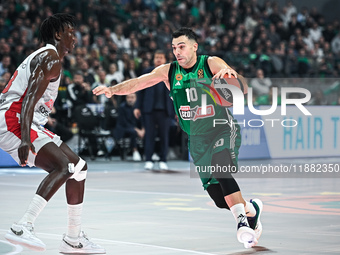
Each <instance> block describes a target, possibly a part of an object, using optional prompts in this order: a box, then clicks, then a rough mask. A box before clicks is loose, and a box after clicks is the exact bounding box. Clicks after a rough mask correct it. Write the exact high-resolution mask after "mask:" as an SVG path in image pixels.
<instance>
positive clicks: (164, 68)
mask: <svg viewBox="0 0 340 255" xmlns="http://www.w3.org/2000/svg"><path fill="white" fill-rule="evenodd" d="M169 69H170V64H164V65H161V66H159V67H156V68H155V69H154V70H153V71H152V72H150V73H147V74H144V75H141V76H139V77H137V78H134V79H130V80H126V81H123V82H121V83H119V84H117V85H114V86H110V87H106V86H98V87H97V88H95V89H93V91H92V92H93V94H95V95H96V96H98V95H101V94H105V96H106V97H107V98H110V97H112V96H113V95H128V94H131V93H133V92H136V91H139V90H142V89H145V88H148V87H151V86H153V85H155V84H157V83H159V82H162V81H163V82H165V84H167V86H169V85H168V84H169V83H168V73H169Z"/></svg>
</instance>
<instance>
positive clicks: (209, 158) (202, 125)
mask: <svg viewBox="0 0 340 255" xmlns="http://www.w3.org/2000/svg"><path fill="white" fill-rule="evenodd" d="M172 36H173V40H172V49H173V53H174V55H175V57H176V59H177V61H174V62H173V63H168V64H164V65H161V66H159V67H157V68H155V69H154V70H153V71H152V72H151V73H148V74H144V75H142V76H139V77H137V78H134V79H130V80H127V81H124V82H122V83H120V84H118V85H115V86H112V87H105V86H100V87H97V88H95V89H94V90H93V93H94V94H95V95H100V94H105V95H106V97H108V98H110V97H111V96H113V95H126V94H130V93H133V92H136V91H138V90H142V89H145V88H148V87H151V86H153V85H155V84H157V83H159V82H164V83H165V84H166V86H167V88H168V89H169V90H170V96H171V97H172V99H173V103H174V107H175V111H176V114H177V115H178V119H179V123H180V125H181V128H182V129H183V130H184V131H185V132H186V133H187V134H188V135H189V151H190V154H191V156H192V158H193V161H194V164H195V166H196V169H199V170H198V173H199V175H200V177H201V180H202V183H203V187H204V189H205V190H207V192H208V194H209V195H210V197H211V198H212V199H213V200H214V202H215V204H216V206H217V207H219V208H226V209H229V210H230V211H231V212H232V214H233V216H234V218H235V220H236V222H237V239H238V240H239V242H241V243H243V244H244V246H245V247H246V248H250V247H253V246H254V245H256V244H257V242H258V239H259V237H260V235H261V233H262V225H261V223H260V214H261V212H262V208H263V205H262V202H261V201H260V200H259V199H253V200H250V202H248V201H245V200H244V199H243V197H242V194H241V191H240V188H239V186H238V184H237V183H236V181H235V179H234V178H233V176H232V172H235V169H237V157H238V149H239V146H240V145H241V135H240V127H239V125H238V124H237V123H234V119H233V117H232V114H231V113H230V111H229V110H228V109H227V108H225V107H222V106H219V105H217V104H216V103H215V101H214V99H213V98H212V97H211V96H210V95H211V93H209V87H208V86H206V85H210V82H211V79H220V78H223V77H224V76H225V75H226V74H227V75H229V77H231V75H233V76H235V77H237V76H238V78H239V79H240V80H242V81H244V78H243V77H242V76H240V75H237V73H236V72H235V71H234V70H233V69H232V68H230V67H229V66H228V65H227V64H226V63H225V62H224V61H223V60H222V59H220V58H218V57H209V56H197V49H198V43H197V39H198V38H197V35H196V34H195V33H194V32H193V30H191V29H190V28H181V29H179V30H177V31H175V32H174V33H173V35H172ZM243 83H244V86H247V84H246V83H245V82H243ZM204 95H206V96H204ZM202 102H204V105H205V107H204V108H203V107H202ZM214 119H224V120H228V124H227V125H218V127H214V125H213V120H214ZM209 166H210V167H211V166H215V167H216V168H215V169H218V167H220V168H221V166H225V168H224V169H230V170H231V171H225V172H222V171H221V172H220V173H217V172H211V171H207V169H209ZM210 169H211V168H210Z"/></svg>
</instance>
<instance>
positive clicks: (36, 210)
mask: <svg viewBox="0 0 340 255" xmlns="http://www.w3.org/2000/svg"><path fill="white" fill-rule="evenodd" d="M46 204H47V201H46V200H45V199H44V198H43V197H41V196H39V195H38V194H35V195H34V197H33V199H32V201H31V203H30V204H29V206H28V208H27V210H26V212H25V214H24V216H23V217H22V218H21V219H20V220H19V222H18V224H22V223H24V222H31V223H33V224H34V222H35V220H36V218H37V217H38V216H39V214H40V213H41V211H42V210H43V209H44V208H45V206H46Z"/></svg>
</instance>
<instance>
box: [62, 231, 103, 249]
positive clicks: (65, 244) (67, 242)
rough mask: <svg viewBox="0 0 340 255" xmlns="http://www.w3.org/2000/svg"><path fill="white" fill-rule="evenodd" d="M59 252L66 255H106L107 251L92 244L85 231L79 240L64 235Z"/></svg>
mask: <svg viewBox="0 0 340 255" xmlns="http://www.w3.org/2000/svg"><path fill="white" fill-rule="evenodd" d="M59 251H60V252H61V253H66V254H72V253H77V254H106V251H105V249H104V248H103V247H101V246H100V245H98V244H95V243H93V242H91V241H90V240H89V238H88V237H87V236H86V234H85V233H84V232H83V231H82V232H81V233H80V235H79V237H78V238H77V239H72V238H69V237H68V236H66V235H65V234H64V237H63V240H62V241H61V244H60V247H59Z"/></svg>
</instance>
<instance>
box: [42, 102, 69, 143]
mask: <svg viewBox="0 0 340 255" xmlns="http://www.w3.org/2000/svg"><path fill="white" fill-rule="evenodd" d="M55 114H56V109H55V108H54V107H53V109H52V112H51V114H50V116H48V121H47V123H46V124H45V127H46V128H47V129H48V130H50V131H52V132H53V133H55V134H58V135H59V136H60V137H61V139H62V140H63V141H64V142H67V141H68V140H70V139H71V138H72V137H73V133H72V132H71V130H70V129H69V128H68V127H66V126H64V125H63V124H61V123H59V121H58V120H57V119H56V118H55V117H54V116H55Z"/></svg>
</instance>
